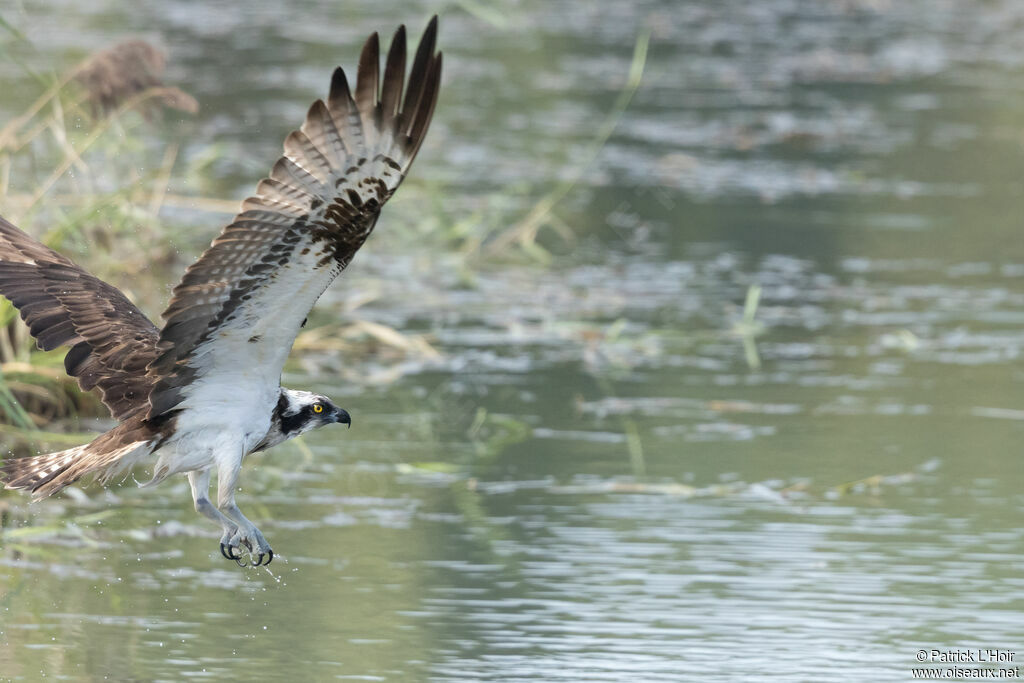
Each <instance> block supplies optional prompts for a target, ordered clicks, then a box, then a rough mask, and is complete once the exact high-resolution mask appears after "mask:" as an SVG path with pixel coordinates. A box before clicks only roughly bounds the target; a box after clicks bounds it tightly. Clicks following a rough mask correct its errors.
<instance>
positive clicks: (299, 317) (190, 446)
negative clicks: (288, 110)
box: [0, 16, 441, 566]
mask: <svg viewBox="0 0 1024 683" xmlns="http://www.w3.org/2000/svg"><path fill="white" fill-rule="evenodd" d="M436 42H437V17H436V16H435V17H434V18H432V19H431V20H430V23H429V24H428V25H427V29H426V31H425V32H424V34H423V37H422V38H421V40H420V43H419V47H418V48H417V50H416V55H415V57H414V59H413V63H412V69H411V71H410V72H409V75H408V83H406V73H405V72H406V40H405V27H404V26H401V27H399V28H398V31H396V32H395V35H394V38H393V39H392V41H391V47H390V49H389V50H388V54H387V59H386V62H385V65H384V71H383V74H381V71H380V55H379V52H380V44H379V38H378V36H377V34H376V33H374V34H373V35H372V36H370V38H369V39H368V40H367V41H366V44H365V45H364V46H363V51H362V54H361V55H360V57H359V68H358V72H357V75H356V81H355V88H354V89H353V88H350V87H349V82H348V79H347V78H346V77H345V72H344V71H343V70H342V69H341V68H340V67H339V68H338V69H336V70H335V71H334V75H333V77H332V78H331V86H330V94H329V95H328V97H327V99H326V100H317V101H316V102H314V103H313V106H311V107H310V109H309V112H308V113H307V114H306V121H305V123H304V124H303V125H302V127H301V129H300V130H297V131H294V132H292V133H291V134H290V135H289V136H288V138H287V139H286V140H285V142H284V156H282V157H281V158H280V159H278V160H277V163H275V164H274V167H273V170H271V172H270V177H269V178H265V179H264V180H262V181H261V182H260V183H259V185H258V186H257V188H256V193H255V194H254V195H253V196H251V197H249V198H248V199H246V200H245V201H244V202H242V209H241V213H239V214H238V215H237V216H235V218H234V220H233V221H232V222H231V223H230V224H229V225H228V226H227V227H225V228H224V229H223V230H222V231H221V233H220V235H219V236H218V237H217V238H216V239H215V240H214V241H213V243H212V245H211V246H210V248H209V249H207V250H206V252H205V253H204V254H203V255H202V256H200V257H199V260H198V261H196V262H195V263H193V264H192V265H191V266H190V267H189V268H188V270H186V272H185V275H184V277H183V278H182V280H181V282H180V283H179V284H178V285H177V287H175V288H174V292H173V295H172V298H171V302H170V304H169V305H168V307H167V310H166V311H164V314H163V321H164V324H163V327H162V328H158V327H157V326H156V325H154V324H153V323H152V322H150V320H149V319H148V318H146V316H145V315H144V314H143V313H142V312H141V311H139V309H138V308H136V307H135V305H134V304H132V302H131V301H129V300H128V298H127V297H126V296H125V295H124V294H123V293H121V292H120V291H119V290H118V289H117V288H115V287H113V286H111V285H109V284H107V283H106V282H103V281H102V280H99V279H98V278H96V277H93V276H92V275H90V274H89V273H87V272H86V271H85V270H83V269H82V268H80V267H78V266H77V265H75V264H74V263H72V262H71V261H70V260H69V259H67V258H65V257H63V256H61V255H60V254H58V253H56V252H55V251H53V250H51V249H49V248H48V247H46V246H44V245H43V244H41V243H39V242H38V241H36V240H35V239H33V238H32V237H30V236H28V235H27V234H25V233H24V232H22V231H21V230H19V229H18V228H16V227H15V226H14V225H12V224H11V223H9V222H7V221H5V220H3V219H2V218H0V294H2V295H3V296H5V297H7V298H8V299H10V301H11V302H12V303H13V304H14V306H15V307H17V308H18V310H19V312H20V314H21V318H22V319H23V320H24V321H25V322H26V323H27V324H28V326H29V329H30V331H31V333H32V335H33V336H34V337H35V338H36V340H37V342H38V345H39V347H40V348H42V349H45V350H49V349H54V348H57V347H59V346H68V347H70V349H69V350H68V353H67V356H66V357H65V359H64V366H65V369H66V370H67V373H68V374H69V375H71V376H72V377H75V378H77V379H78V383H79V385H80V386H81V387H82V389H83V390H90V389H93V388H97V389H99V392H100V395H101V398H102V400H103V402H104V404H105V405H106V406H107V407H108V408H109V409H110V412H111V414H112V415H113V417H115V418H116V419H117V420H118V421H119V424H118V425H117V426H116V427H114V428H113V429H111V430H110V431H108V432H106V433H105V434H102V435H100V436H98V437H97V438H96V439H94V440H93V441H92V442H91V443H88V444H86V445H83V446H78V447H76V448H71V449H68V450H64V451H60V452H57V453H49V454H46V455H40V456H36V457H28V458H16V459H11V460H8V461H7V462H5V463H4V464H3V465H2V466H0V481H2V482H3V483H4V484H6V487H7V488H11V489H24V490H26V491H30V492H31V493H32V494H33V496H34V498H35V499H40V498H44V497H46V496H49V495H51V494H53V493H56V492H57V491H60V490H61V489H62V488H64V487H65V486H68V485H69V484H71V483H72V482H75V481H77V480H78V479H79V478H80V477H82V476H84V475H87V474H94V473H95V474H97V475H98V476H99V478H100V480H101V481H102V482H104V483H105V482H107V481H109V480H110V479H111V478H112V477H114V476H116V475H117V474H119V473H123V472H125V471H127V470H128V469H129V468H131V467H132V466H134V465H136V464H145V465H148V466H150V467H151V468H152V472H153V476H152V478H151V479H150V480H149V481H148V482H146V483H145V484H143V485H144V486H148V485H152V484H156V483H158V482H160V481H163V480H164V479H166V478H167V477H169V476H171V475H173V474H178V473H184V474H186V475H187V476H188V481H189V484H190V485H191V487H192V498H193V501H194V503H195V508H196V511H197V512H199V513H200V514H202V515H204V516H206V517H208V518H209V519H211V520H213V521H215V522H217V523H218V524H219V525H220V526H221V527H222V529H223V535H222V536H221V540H220V551H221V554H222V555H223V556H224V557H226V558H227V559H231V560H235V561H236V562H238V563H239V564H242V561H241V560H242V557H243V555H242V553H243V549H244V550H245V551H248V552H249V554H250V556H251V558H252V563H253V565H254V566H260V565H261V564H269V563H270V562H271V561H273V559H274V551H273V550H272V549H271V548H270V545H269V544H268V543H267V541H266V539H265V538H264V537H263V534H262V533H260V530H259V529H257V528H256V526H255V525H254V524H253V523H252V522H250V521H249V520H248V519H246V517H245V516H244V515H243V514H242V512H241V510H239V509H238V506H237V505H236V504H235V488H236V487H237V484H238V473H239V470H240V468H241V465H242V460H243V459H244V458H245V456H247V455H249V454H250V453H255V452H258V451H263V450H265V449H267V448H271V447H272V446H275V445H277V444H279V443H281V442H283V441H286V440H288V439H291V438H293V437H295V436H298V435H299V434H302V433H304V432H307V431H309V430H311V429H316V428H317V427H322V426H324V425H328V424H335V423H343V424H347V425H351V419H350V417H349V415H348V413H347V412H345V411H344V410H342V409H341V408H339V407H338V406H336V405H334V403H332V402H331V401H330V400H329V399H328V398H327V397H325V396H319V395H316V394H313V393H310V392H308V391H298V390H294V389H286V388H284V387H282V386H281V371H282V368H283V366H284V363H285V360H286V359H287V357H288V354H289V352H290V351H291V347H292V344H293V343H294V341H295V337H296V335H297V334H298V332H299V329H300V327H301V326H302V325H303V323H304V322H305V319H306V316H307V315H308V314H309V311H310V309H311V308H312V307H313V304H314V303H316V300H317V299H318V298H319V297H320V295H321V294H322V293H323V292H324V290H325V289H327V287H328V285H330V284H331V282H332V281H334V279H335V278H336V277H337V276H338V275H339V274H340V273H341V271H342V270H344V268H345V266H347V265H348V264H349V262H350V261H351V260H352V257H353V256H354V255H355V253H356V251H358V250H359V247H361V246H362V244H363V242H364V241H365V240H366V238H367V237H368V236H369V234H370V232H371V231H372V230H373V227H374V225H375V224H376V222H377V218H378V216H379V215H380V210H381V207H383V205H384V204H385V202H387V201H388V199H390V198H391V195H392V194H394V192H395V190H396V189H397V188H398V186H399V185H400V184H401V182H402V180H403V179H404V178H405V176H406V173H408V171H409V167H410V165H411V164H412V162H413V159H414V158H415V157H416V152H417V151H418V150H419V148H420V145H421V144H422V143H423V138H424V136H425V135H426V133H427V128H428V127H429V125H430V120H431V117H432V115H433V112H434V105H435V104H436V103H437V94H438V90H439V87H440V81H441V53H440V52H436V51H435V47H436ZM214 471H216V473H217V496H216V504H214V503H213V502H211V500H210V498H209V487H210V478H211V475H212V474H213V472H214Z"/></svg>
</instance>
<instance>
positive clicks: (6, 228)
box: [0, 218, 160, 419]
mask: <svg viewBox="0 0 1024 683" xmlns="http://www.w3.org/2000/svg"><path fill="white" fill-rule="evenodd" d="M0 294H2V295H3V296H5V297H7V298H8V299H10V300H11V303H13V304H14V306H15V307H16V308H17V309H18V311H19V312H20V313H21V319H22V320H24V321H25V322H26V323H27V324H28V327H29V331H30V332H31V333H32V336H33V337H35V338H36V340H37V342H38V344H39V348H41V349H44V350H46V351H49V350H50V349H55V348H57V347H58V346H62V345H67V346H70V347H71V350H70V351H68V354H67V356H65V358H64V367H65V368H66V369H67V372H68V374H69V375H71V376H72V377H76V378H78V384H79V386H81V387H82V389H85V390H89V389H92V388H93V387H99V389H100V392H101V396H102V400H103V403H105V404H106V406H107V407H108V408H109V409H110V412H111V414H113V416H114V417H116V418H118V419H123V418H125V417H126V416H128V415H130V414H131V413H133V412H135V411H136V410H138V409H139V408H140V407H144V406H146V397H147V396H148V395H149V392H150V388H151V387H152V384H153V380H152V379H151V378H150V377H149V376H147V374H146V367H147V366H148V365H149V363H151V362H152V361H153V360H154V359H155V358H156V357H157V340H158V338H159V334H160V333H159V330H158V329H157V327H156V326H155V325H154V324H153V323H152V322H150V321H149V318H147V317H146V316H145V315H143V313H142V312H141V311H140V310H139V309H138V308H136V307H135V305H134V304H133V303H132V302H131V301H129V300H128V298H127V297H126V296H125V295H124V294H122V293H121V292H120V290H118V289H117V288H116V287H113V286H111V285H108V284H107V283H106V282H103V281H102V280H100V279H98V278H96V277H93V276H92V275H90V274H89V273H87V272H85V271H84V270H82V269H81V268H79V267H78V266H77V265H75V264H74V263H73V262H71V261H70V260H68V259H66V258H64V257H63V256H61V255H60V254H58V253H57V252H55V251H53V250H52V249H50V248H49V247H47V246H45V245H43V244H41V243H39V242H38V241H36V240H35V239H33V238H32V237H30V236H28V235H27V234H25V233H24V232H22V231H21V230H19V229H18V228H16V227H14V225H12V224H11V223H9V222H7V221H6V220H4V219H3V218H0Z"/></svg>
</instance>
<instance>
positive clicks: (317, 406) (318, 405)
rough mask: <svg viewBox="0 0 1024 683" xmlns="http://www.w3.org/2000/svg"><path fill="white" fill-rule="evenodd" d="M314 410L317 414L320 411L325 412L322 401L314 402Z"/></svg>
mask: <svg viewBox="0 0 1024 683" xmlns="http://www.w3.org/2000/svg"><path fill="white" fill-rule="evenodd" d="M313 412H314V413H316V414H317V415H319V414H320V413H322V412H324V406H323V404H322V403H314V404H313Z"/></svg>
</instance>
